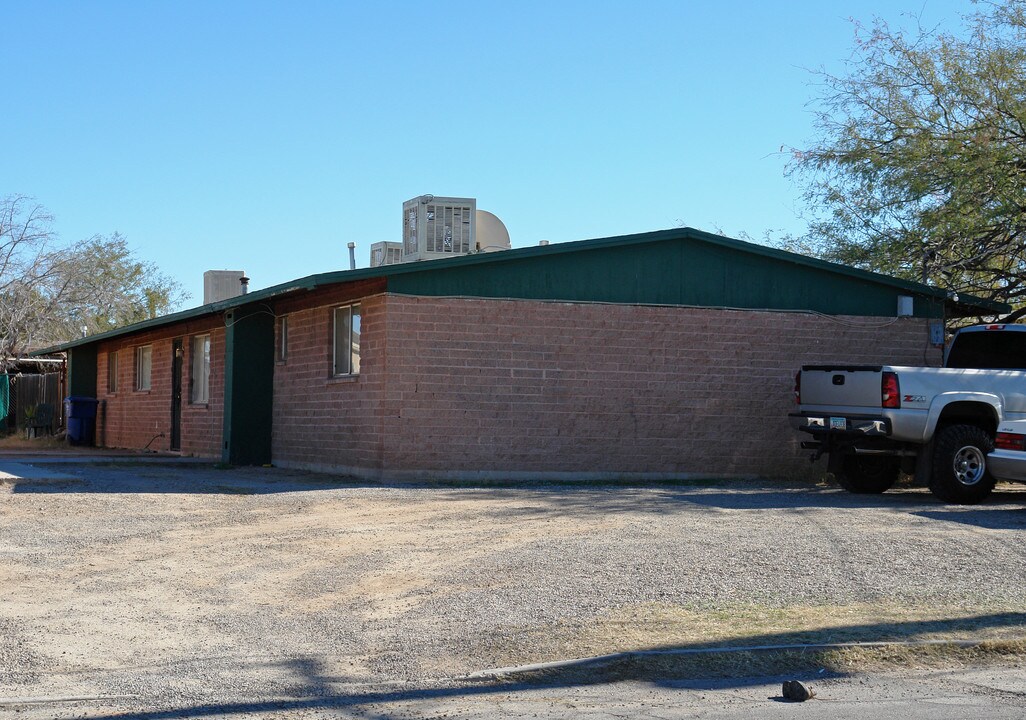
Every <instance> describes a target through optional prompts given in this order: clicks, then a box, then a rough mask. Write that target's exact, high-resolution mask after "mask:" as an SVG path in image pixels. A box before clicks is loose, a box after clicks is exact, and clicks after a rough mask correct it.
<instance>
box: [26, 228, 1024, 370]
mask: <svg viewBox="0 0 1026 720" xmlns="http://www.w3.org/2000/svg"><path fill="white" fill-rule="evenodd" d="M687 239H690V240H697V241H700V242H704V243H708V244H711V245H718V246H720V247H725V248H729V249H732V250H736V251H739V252H744V253H749V254H753V255H761V256H764V257H767V258H772V259H774V260H778V261H784V262H790V263H794V264H797V265H804V266H807V267H811V268H815V269H818V270H821V271H825V272H830V273H837V274H840V275H847V276H849V277H853V278H857V279H860V280H864V281H868V282H872V283H877V284H882V285H887V286H891V287H896V288H900V289H903V290H907V291H909V292H911V293H915V294H918V295H920V296H926V297H931V298H936V299H939V300H943V301H946V307H948V308H949V309H951V310H955V309H956V308H957V310H958V311H959V312H960V314H962V315H987V314H1000V313H1007V312H1010V311H1011V308H1010V307H1009V306H1008V305H1005V304H1004V303H996V302H992V301H989V300H982V299H979V298H973V297H970V296H967V295H962V296H961V297H960V298H959V302H958V303H954V302H953V301H951V300H950V299H949V298H948V292H947V291H946V290H943V289H941V288H936V287H932V286H930V285H924V284H922V283H917V282H912V281H909V280H902V279H900V278H894V277H890V276H888V275H881V274H880V273H874V272H870V271H868V270H859V269H857V268H852V267H848V266H846V265H839V264H837V263H832V262H828V261H826V260H820V259H818V258H812V257H807V256H805V255H799V254H797V253H793V252H789V251H787V250H780V249H777V248H772V247H767V246H765V245H756V244H755V243H750V242H745V241H743V240H735V239H733V238H728V237H724V236H722V235H715V234H713V233H708V232H705V231H702V230H697V229H695V228H690V227H683V228H674V229H671V230H657V231H653V232H647V233H638V234H634V235H621V236H617V237H609V238H598V239H594V240H577V241H573V242H564V243H556V244H552V245H545V246H532V247H526V248H517V249H512V250H503V251H500V252H490V253H476V254H474V255H463V256H460V257H454V258H445V259H441V260H428V261H423V262H410V263H401V264H397V265H381V266H378V267H373V268H361V269H356V270H337V271H332V272H327V273H319V274H315V275H308V276H306V277H303V278H299V279H297V280H291V281H289V282H286V283H281V284H279V285H273V286H271V287H268V288H264V289H262V290H254V291H253V292H250V293H247V294H245V295H238V296H236V297H233V298H229V299H227V300H222V301H219V302H215V303H209V304H207V305H201V306H199V307H196V308H191V309H189V310H182V311H179V312H176V313H172V314H170V315H163V316H161V317H158V318H153V319H151V320H144V321H142V322H138V323H135V324H133V325H126V326H125V327H121V328H116V329H114V330H109V331H107V332H104V333H99V334H97V335H90V336H88V337H84V338H79V339H76V340H72V341H69V342H66V343H61V344H59V345H55V346H53V347H49V348H45V349H43V350H38V351H36V352H33V353H32V355H33V356H39V355H45V354H48V353H53V352H61V351H64V350H68V349H70V348H74V347H79V346H82V345H88V344H91V343H95V342H98V341H101V340H107V339H110V338H115V337H120V336H122V335H128V334H131V333H136V332H140V331H142V330H148V329H153V328H158V327H161V326H164V325H170V324H173V323H177V322H181V321H183V320H189V319H192V318H197V317H202V316H204V315H211V314H214V313H219V312H225V311H227V310H231V309H233V308H237V307H242V306H244V305H249V304H252V303H256V302H260V301H262V300H267V299H270V298H274V297H279V296H282V295H287V294H291V293H294V292H302V291H309V290H314V289H317V288H320V287H324V286H327V285H334V284H340V283H346V282H354V281H358V280H368V279H375V278H388V277H392V276H400V275H407V274H414V273H431V272H435V271H442V270H445V269H448V268H452V267H469V266H474V265H484V264H499V263H507V262H515V261H517V260H523V259H525V258H533V257H538V256H552V255H558V254H564V253H575V252H586V251H588V250H598V249H602V248H609V247H627V246H631V245H643V244H647V243H654V242H663V241H667V240H687ZM970 310H971V312H970ZM979 310H982V311H984V312H977V311H979Z"/></svg>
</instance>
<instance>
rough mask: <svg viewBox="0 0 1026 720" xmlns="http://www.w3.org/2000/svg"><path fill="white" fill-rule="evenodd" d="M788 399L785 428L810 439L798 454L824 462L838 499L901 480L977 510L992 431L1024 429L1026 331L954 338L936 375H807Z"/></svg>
mask: <svg viewBox="0 0 1026 720" xmlns="http://www.w3.org/2000/svg"><path fill="white" fill-rule="evenodd" d="M795 398H796V400H797V402H798V404H799V411H798V412H796V413H791V415H790V417H791V420H792V424H793V425H794V426H795V427H796V428H797V429H798V430H801V431H803V432H806V433H808V434H810V435H811V436H812V439H811V440H809V441H805V442H803V443H802V447H803V448H805V449H808V450H813V451H814V454H813V457H812V459H813V460H816V459H818V458H819V457H820V456H822V455H823V454H829V460H828V464H827V469H828V470H829V471H830V472H832V473H833V474H834V476H835V477H836V478H837V481H838V482H839V483H840V484H841V486H842V487H844V488H845V489H847V490H850V491H851V492H856V493H881V492H884V491H885V490H887V489H888V488H890V487H891V485H893V484H894V482H895V480H897V478H898V474H899V473H900V472H901V471H905V472H908V473H914V474H915V476H916V479H917V480H919V481H921V482H923V483H924V484H926V485H928V486H929V488H930V490H931V491H932V492H933V494H934V495H936V496H937V497H939V498H941V499H942V500H945V501H947V502H954V503H977V502H980V501H981V500H983V499H984V498H985V497H987V495H989V494H990V491H991V490H993V488H994V483H995V482H996V478H995V476H994V475H993V474H992V472H991V471H990V470H989V469H988V463H987V456H988V455H989V454H990V453H991V452H993V451H994V438H995V435H996V434H997V432H998V426H999V425H1000V424H1001V423H1004V422H1013V421H1016V420H1022V419H1026V325H977V326H973V327H968V328H963V329H962V330H959V331H958V332H957V333H956V334H955V337H954V339H953V340H952V341H951V345H950V346H949V348H948V351H947V353H946V355H945V358H944V367H942V368H927V367H901V366H888V365H874V366H869V365H806V366H803V367H802V369H801V371H800V372H799V373H798V374H797V375H796V376H795ZM997 466H998V467H1000V463H998V464H997ZM1001 479H1007V480H1017V479H1020V478H1018V477H1002V478H1001Z"/></svg>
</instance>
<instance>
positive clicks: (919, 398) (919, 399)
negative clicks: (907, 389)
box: [901, 395, 926, 403]
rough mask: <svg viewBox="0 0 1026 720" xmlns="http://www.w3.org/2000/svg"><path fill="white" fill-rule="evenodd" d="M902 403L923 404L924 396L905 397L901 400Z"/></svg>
mask: <svg viewBox="0 0 1026 720" xmlns="http://www.w3.org/2000/svg"><path fill="white" fill-rule="evenodd" d="M901 401H902V402H907V403H924V402H926V396H925V395H906V396H905V397H903V398H902V399H901Z"/></svg>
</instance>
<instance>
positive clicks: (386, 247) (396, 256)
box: [370, 241, 403, 267]
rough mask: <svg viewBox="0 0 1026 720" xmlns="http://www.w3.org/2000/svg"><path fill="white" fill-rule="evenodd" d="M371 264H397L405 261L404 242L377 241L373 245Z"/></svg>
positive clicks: (372, 265)
mask: <svg viewBox="0 0 1026 720" xmlns="http://www.w3.org/2000/svg"><path fill="white" fill-rule="evenodd" d="M370 252H371V256H370V266H371V267H378V266H379V265H396V264H398V263H401V262H402V261H403V244H402V243H397V242H388V241H385V242H376V243H374V244H372V245H371V251H370Z"/></svg>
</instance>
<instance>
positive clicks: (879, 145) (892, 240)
mask: <svg viewBox="0 0 1026 720" xmlns="http://www.w3.org/2000/svg"><path fill="white" fill-rule="evenodd" d="M981 7H984V10H982V11H980V12H977V13H975V14H973V15H970V16H968V17H966V18H965V27H964V32H962V33H960V34H957V35H956V34H950V33H941V32H935V31H931V30H924V29H922V28H920V29H918V30H915V31H911V32H910V31H904V30H895V29H892V28H891V27H889V26H888V25H887V24H886V23H884V22H882V21H877V22H876V23H875V24H873V25H872V26H871V27H868V28H866V27H862V26H857V27H856V46H855V52H854V54H853V56H852V59H851V60H850V61H849V65H848V70H847V72H846V73H845V74H841V75H831V74H826V73H824V74H822V75H821V77H822V80H823V85H822V87H823V88H824V92H823V96H822V97H821V98H820V100H819V105H818V111H817V119H818V130H819V132H818V134H819V138H820V139H819V140H818V141H817V142H815V143H814V144H812V146H811V147H808V148H804V149H792V157H793V161H792V164H791V168H790V169H791V171H792V172H794V173H797V174H798V175H799V176H800V177H801V178H802V179H803V180H804V181H805V182H807V187H808V192H807V196H806V199H807V200H808V202H809V207H810V209H811V213H812V220H811V223H810V233H809V235H808V236H806V237H805V238H802V239H801V240H800V241H797V242H793V243H791V246H792V247H794V248H795V249H798V250H801V251H805V252H811V253H813V254H816V255H819V256H821V257H824V258H826V259H830V260H835V261H838V262H842V263H845V264H848V265H853V266H856V267H862V268H865V269H869V270H875V271H878V272H883V273H887V274H890V275H895V276H898V277H903V278H906V279H910V280H918V281H925V282H928V283H930V284H933V285H936V286H938V287H943V288H948V289H950V290H952V291H953V292H963V293H969V294H972V295H976V296H978V297H982V298H986V299H991V300H998V301H1002V302H1007V303H1010V304H1011V305H1012V306H1013V307H1014V308H1016V309H1015V311H1014V312H1013V313H1012V315H1011V316H1009V317H1008V318H1006V319H1016V318H1018V317H1021V316H1023V315H1026V2H1024V0H1005V1H1004V2H998V3H993V4H987V5H986V6H981Z"/></svg>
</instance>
